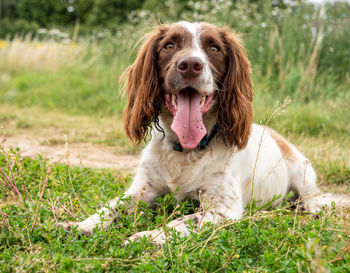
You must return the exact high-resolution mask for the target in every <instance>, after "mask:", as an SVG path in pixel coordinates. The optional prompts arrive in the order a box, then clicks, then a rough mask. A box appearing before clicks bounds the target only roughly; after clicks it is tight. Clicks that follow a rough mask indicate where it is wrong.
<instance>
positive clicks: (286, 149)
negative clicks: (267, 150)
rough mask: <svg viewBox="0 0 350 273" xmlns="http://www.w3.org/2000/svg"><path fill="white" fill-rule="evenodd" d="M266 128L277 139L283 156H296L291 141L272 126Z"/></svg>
mask: <svg viewBox="0 0 350 273" xmlns="http://www.w3.org/2000/svg"><path fill="white" fill-rule="evenodd" d="M266 129H267V131H268V132H269V134H270V136H271V137H272V138H273V139H274V140H275V141H276V143H277V145H278V147H279V148H280V150H281V152H282V154H283V156H286V157H295V154H294V152H293V150H292V147H291V146H290V144H289V142H288V141H287V140H286V139H285V138H284V137H283V136H281V135H280V134H279V133H277V132H276V131H275V130H273V129H271V128H266Z"/></svg>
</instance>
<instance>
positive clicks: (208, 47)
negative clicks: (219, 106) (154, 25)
mask: <svg viewBox="0 0 350 273" xmlns="http://www.w3.org/2000/svg"><path fill="white" fill-rule="evenodd" d="M158 52H159V57H158V68H159V74H160V75H159V77H160V79H161V80H162V82H163V84H162V87H163V89H164V90H165V91H166V92H168V93H171V94H175V95H176V94H178V93H179V92H181V91H182V90H183V89H185V88H188V87H191V88H193V89H194V90H196V91H197V92H198V93H199V94H200V95H202V96H209V95H212V94H213V93H214V91H215V90H216V89H217V81H220V80H222V79H223V76H224V75H225V70H226V63H225V47H224V44H223V41H222V39H221V37H220V31H219V29H218V28H217V27H215V26H212V25H208V24H203V23H193V24H191V23H188V22H179V23H176V24H173V25H171V26H170V27H169V29H168V30H167V31H166V33H165V35H164V37H163V38H162V40H161V41H160V42H159V45H158Z"/></svg>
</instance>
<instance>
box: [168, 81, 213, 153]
mask: <svg viewBox="0 0 350 273" xmlns="http://www.w3.org/2000/svg"><path fill="white" fill-rule="evenodd" d="M165 104H166V107H167V108H168V109H169V111H170V113H171V114H172V115H173V117H174V119H173V123H172V124H171V129H172V130H173V131H174V132H175V134H176V135H177V137H178V138H179V141H180V143H181V146H182V147H183V148H184V149H194V148H196V147H197V146H198V144H199V143H200V141H201V140H202V138H203V137H204V136H205V135H206V133H207V130H206V128H205V126H204V124H203V115H204V114H205V113H206V112H208V110H209V109H210V108H211V106H212V104H213V94H211V95H209V96H202V95H201V94H199V93H198V92H197V90H195V89H193V88H191V87H187V88H185V89H183V90H181V91H180V92H179V93H178V94H177V95H174V94H170V93H166V94H165Z"/></svg>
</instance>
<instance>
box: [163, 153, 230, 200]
mask: <svg viewBox="0 0 350 273" xmlns="http://www.w3.org/2000/svg"><path fill="white" fill-rule="evenodd" d="M157 155H158V158H157V159H158V160H157V161H158V168H159V170H160V172H162V173H163V179H164V181H163V183H166V185H167V187H168V188H169V189H170V191H171V192H177V195H178V196H180V199H181V198H187V197H192V195H193V192H198V190H200V189H202V188H205V187H208V185H210V184H213V182H214V184H215V181H214V180H217V179H218V178H217V176H218V173H220V174H222V173H223V169H224V165H225V164H224V161H225V156H221V158H220V157H219V156H218V154H217V153H214V152H213V151H212V150H211V149H210V148H209V149H208V150H205V151H200V152H198V151H193V152H176V151H171V152H168V153H158V154H157Z"/></svg>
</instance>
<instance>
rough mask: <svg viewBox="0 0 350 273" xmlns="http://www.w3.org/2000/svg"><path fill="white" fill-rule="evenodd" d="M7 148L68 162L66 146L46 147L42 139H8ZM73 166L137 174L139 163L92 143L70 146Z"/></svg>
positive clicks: (134, 158)
mask: <svg viewBox="0 0 350 273" xmlns="http://www.w3.org/2000/svg"><path fill="white" fill-rule="evenodd" d="M5 147H6V148H10V147H11V148H16V147H19V148H20V154H21V155H22V156H28V157H35V156H37V155H38V154H40V155H42V156H43V157H45V158H49V159H51V160H53V161H58V160H60V161H61V162H66V161H67V157H66V149H65V144H60V145H44V144H42V142H41V141H40V139H33V138H29V137H26V136H13V137H7V139H6V142H5ZM68 150H69V162H70V164H71V165H74V166H79V167H91V168H111V169H116V170H126V171H129V172H131V173H135V171H136V167H137V165H138V162H139V157H138V156H133V155H115V154H113V153H111V152H110V151H108V148H107V147H101V146H99V147H96V146H93V145H92V144H90V143H73V144H69V145H68Z"/></svg>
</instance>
